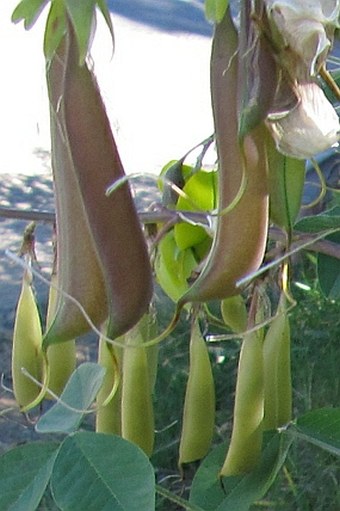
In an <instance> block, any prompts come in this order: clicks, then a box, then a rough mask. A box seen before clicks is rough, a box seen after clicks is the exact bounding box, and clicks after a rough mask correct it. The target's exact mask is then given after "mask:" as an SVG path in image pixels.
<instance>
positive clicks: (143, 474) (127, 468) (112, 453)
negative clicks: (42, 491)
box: [51, 432, 155, 511]
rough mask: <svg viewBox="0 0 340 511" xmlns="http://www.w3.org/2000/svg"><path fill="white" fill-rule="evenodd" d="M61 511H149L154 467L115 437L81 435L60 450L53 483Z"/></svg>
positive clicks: (141, 454) (122, 440)
mask: <svg viewBox="0 0 340 511" xmlns="http://www.w3.org/2000/svg"><path fill="white" fill-rule="evenodd" d="M51 487H52V494H53V497H54V499H55V501H56V503H57V505H58V506H59V507H60V509H62V510H63V511H84V510H86V511H97V510H101V511H152V510H153V509H155V481H154V472H153V467H152V465H151V464H150V462H149V459H148V458H147V456H146V455H145V454H144V453H143V451H142V450H141V449H139V448H138V447H136V446H135V445H134V444H132V443H130V442H128V441H127V440H124V439H122V438H120V437H118V436H115V435H105V434H100V433H92V432H79V433H75V434H74V435H71V436H69V437H68V438H66V440H65V441H64V442H63V444H62V445H61V448H60V450H59V453H58V456H57V459H56V461H55V465H54V470H53V474H52V479H51Z"/></svg>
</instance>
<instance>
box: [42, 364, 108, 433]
mask: <svg viewBox="0 0 340 511" xmlns="http://www.w3.org/2000/svg"><path fill="white" fill-rule="evenodd" d="M104 374H105V369H104V368H103V367H102V366H100V365H98V364H94V363H93V362H87V363H84V364H81V365H80V366H79V367H78V368H77V369H76V370H75V371H74V372H73V374H72V375H71V377H70V379H69V381H68V382H67V384H66V386H65V389H64V391H63V392H62V394H61V396H60V400H59V401H57V402H56V403H55V404H54V405H53V406H52V407H51V408H50V409H49V410H48V411H47V412H46V413H45V414H44V415H42V416H41V417H40V419H39V420H38V422H37V424H36V426H35V429H36V431H37V432H38V433H71V432H73V431H76V430H77V429H78V428H79V425H80V423H81V421H82V419H83V416H84V414H85V413H86V411H87V410H88V408H89V407H90V406H91V405H92V403H93V401H94V400H95V398H96V396H97V394H98V391H99V389H100V387H101V385H102V383H103V380H104Z"/></svg>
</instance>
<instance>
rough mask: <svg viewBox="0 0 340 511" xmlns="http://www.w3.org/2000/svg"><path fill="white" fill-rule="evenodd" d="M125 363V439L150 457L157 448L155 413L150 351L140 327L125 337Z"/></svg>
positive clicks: (123, 368)
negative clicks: (155, 446) (148, 354)
mask: <svg viewBox="0 0 340 511" xmlns="http://www.w3.org/2000/svg"><path fill="white" fill-rule="evenodd" d="M125 342H126V344H128V345H129V346H128V347H126V348H125V349H124V353H123V364H122V437H123V438H125V439H126V440H130V441H131V442H134V443H135V444H137V445H138V446H139V447H140V448H141V449H143V450H144V452H145V453H146V454H147V455H148V456H151V454H152V451H153V445H154V414H153V403H152V391H151V386H150V373H149V367H148V356H147V349H148V348H144V347H143V346H142V344H143V342H144V338H143V335H142V331H141V325H140V323H138V324H137V325H135V326H134V327H133V328H132V329H131V330H130V331H129V332H128V333H127V334H126V335H125Z"/></svg>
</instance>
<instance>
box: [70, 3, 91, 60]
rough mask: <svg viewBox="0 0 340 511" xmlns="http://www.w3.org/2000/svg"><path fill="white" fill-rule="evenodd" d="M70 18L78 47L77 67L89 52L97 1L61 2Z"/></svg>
mask: <svg viewBox="0 0 340 511" xmlns="http://www.w3.org/2000/svg"><path fill="white" fill-rule="evenodd" d="M63 1H64V4H65V7H66V10H67V13H68V15H69V17H70V20H71V23H72V25H73V28H74V31H75V33H76V38H77V41H78V47H79V65H82V64H83V63H84V61H85V58H86V55H87V53H88V50H89V45H90V40H91V35H92V29H93V26H94V25H93V23H94V18H95V8H96V3H97V0H63Z"/></svg>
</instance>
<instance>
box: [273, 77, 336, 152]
mask: <svg viewBox="0 0 340 511" xmlns="http://www.w3.org/2000/svg"><path fill="white" fill-rule="evenodd" d="M296 92H297V94H298V96H299V97H300V102H299V104H298V105H297V106H296V108H294V109H293V110H291V111H290V112H289V113H288V114H287V115H286V116H285V117H282V118H280V119H277V117H276V116H275V113H273V114H272V115H269V116H268V118H267V125H268V127H269V129H270V131H271V133H272V136H273V138H274V140H275V143H276V146H277V149H278V150H279V151H280V152H282V153H284V154H287V155H288V156H292V157H295V158H300V159H307V158H311V157H313V156H315V155H316V154H318V153H320V152H322V151H325V150H326V149H328V148H329V147H331V146H333V145H335V144H337V143H338V141H339V139H340V123H339V118H338V116H337V113H336V112H335V110H334V108H333V106H332V104H331V103H330V102H329V101H328V99H327V98H326V96H325V95H324V93H323V91H322V90H321V88H320V87H319V86H318V85H317V84H316V83H304V84H300V85H298V86H297V90H296Z"/></svg>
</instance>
